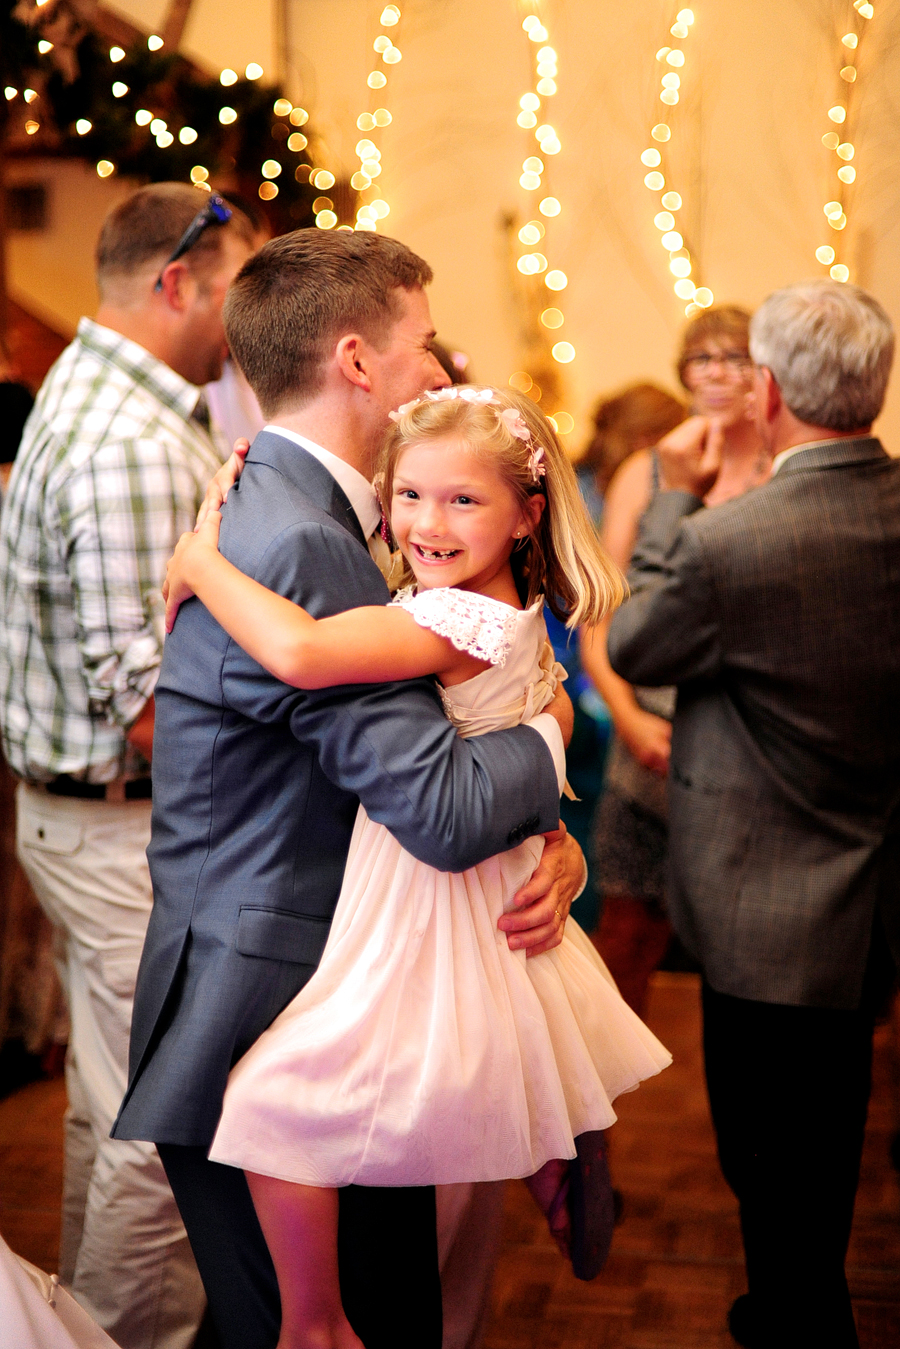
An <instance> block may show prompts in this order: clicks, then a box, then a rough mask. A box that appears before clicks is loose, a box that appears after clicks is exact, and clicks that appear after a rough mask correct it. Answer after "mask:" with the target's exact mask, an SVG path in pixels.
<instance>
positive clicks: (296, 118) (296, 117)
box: [288, 108, 309, 126]
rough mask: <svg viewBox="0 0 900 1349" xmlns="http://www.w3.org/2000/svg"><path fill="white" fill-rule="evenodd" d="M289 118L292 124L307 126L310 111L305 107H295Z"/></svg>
mask: <svg viewBox="0 0 900 1349" xmlns="http://www.w3.org/2000/svg"><path fill="white" fill-rule="evenodd" d="M288 120H289V122H290V124H291V126H306V123H307V122H308V121H309V113H308V112H307V111H306V109H305V108H295V109H294V111H293V112H292V113H291V115H290V117H289V119H288Z"/></svg>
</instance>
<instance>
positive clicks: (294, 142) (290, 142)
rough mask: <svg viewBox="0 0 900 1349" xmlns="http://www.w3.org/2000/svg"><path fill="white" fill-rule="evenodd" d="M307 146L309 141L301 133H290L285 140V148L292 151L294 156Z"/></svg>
mask: <svg viewBox="0 0 900 1349" xmlns="http://www.w3.org/2000/svg"><path fill="white" fill-rule="evenodd" d="M307 145H309V141H308V140H307V139H306V137H305V136H304V134H303V132H302V131H292V132H291V134H290V136H288V138H287V148H288V149H289V150H293V151H294V153H295V154H299V153H300V151H301V150H305V149H306V147H307Z"/></svg>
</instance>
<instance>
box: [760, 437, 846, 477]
mask: <svg viewBox="0 0 900 1349" xmlns="http://www.w3.org/2000/svg"><path fill="white" fill-rule="evenodd" d="M831 444H833V439H832V437H829V438H828V440H810V441H808V442H807V444H806V445H792V446H791V447H790V449H789V450H782V451H781V454H776V456H775V458H774V459H773V460H772V474H771V476H772V477H773V478H774V477H775V474H776V473H777V472H778V470H779V469H780V468H781V466H782V464H786V463H787V461H788V460H789V459H792V458H793V457H794V455H795V454H799V453H800V451H801V450H818V449H819V448H820V447H821V446H822V445H831Z"/></svg>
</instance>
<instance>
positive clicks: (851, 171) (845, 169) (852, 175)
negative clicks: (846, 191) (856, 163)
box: [837, 164, 856, 183]
mask: <svg viewBox="0 0 900 1349" xmlns="http://www.w3.org/2000/svg"><path fill="white" fill-rule="evenodd" d="M837 176H838V177H839V178H840V180H841V182H842V183H855V182H856V169H855V168H854V167H853V165H852V164H844V165H843V166H842V167H841V168H839V169H838V171H837Z"/></svg>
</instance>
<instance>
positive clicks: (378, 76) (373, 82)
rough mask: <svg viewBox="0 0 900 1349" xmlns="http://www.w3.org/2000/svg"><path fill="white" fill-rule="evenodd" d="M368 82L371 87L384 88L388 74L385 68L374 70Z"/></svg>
mask: <svg viewBox="0 0 900 1349" xmlns="http://www.w3.org/2000/svg"><path fill="white" fill-rule="evenodd" d="M366 84H367V85H368V86H369V88H370V89H383V88H384V86H385V85H386V84H387V75H385V73H384V71H383V70H373V71H372V73H371V75H369V77H368V79H367V80H366Z"/></svg>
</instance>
